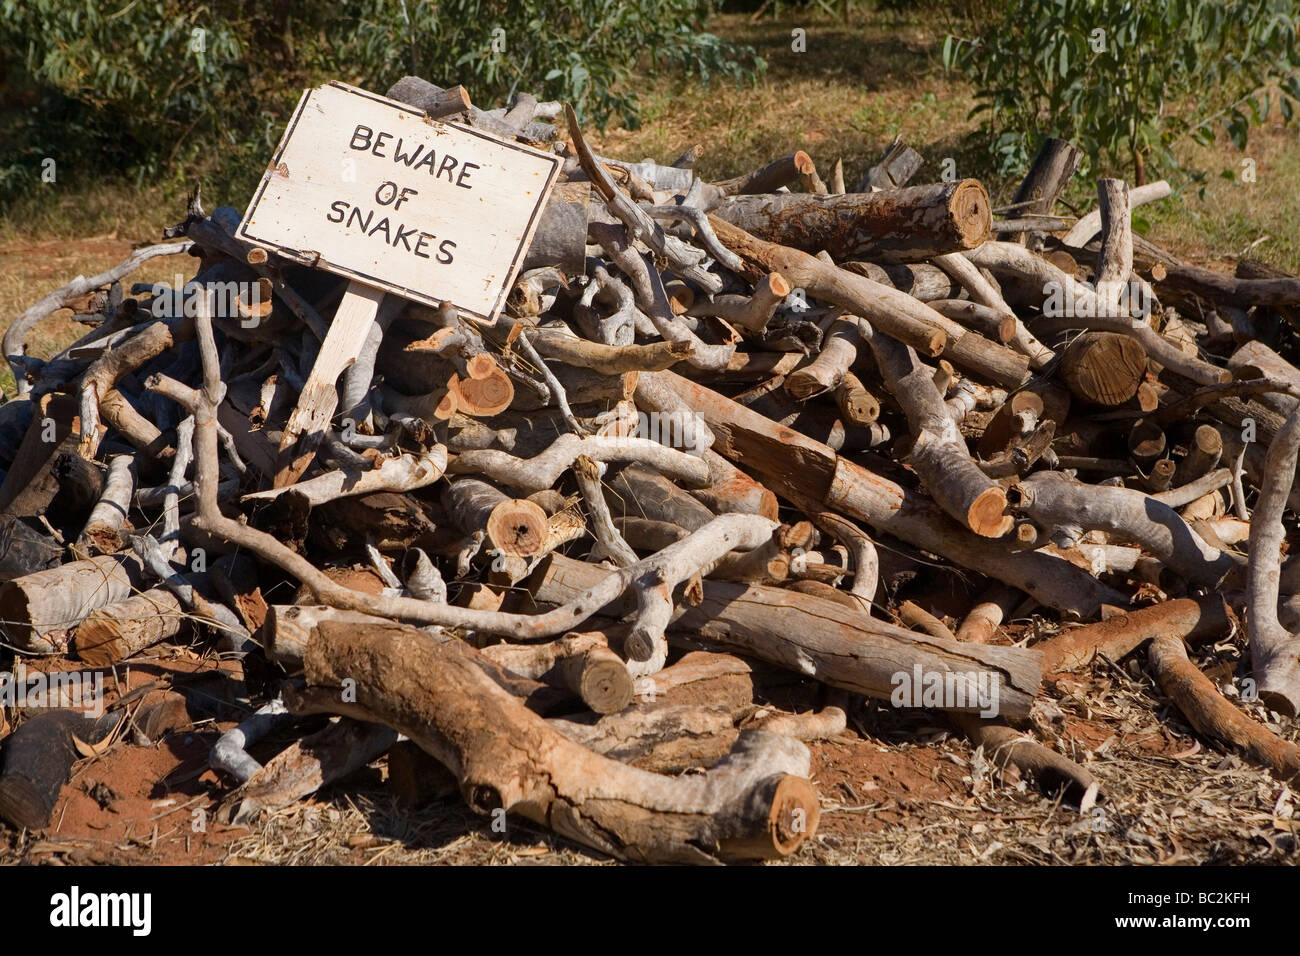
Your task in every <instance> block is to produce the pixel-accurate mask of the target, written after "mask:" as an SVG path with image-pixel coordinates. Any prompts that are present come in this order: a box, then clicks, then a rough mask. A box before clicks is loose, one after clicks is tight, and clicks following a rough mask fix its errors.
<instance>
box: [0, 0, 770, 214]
mask: <svg viewBox="0 0 1300 956" xmlns="http://www.w3.org/2000/svg"><path fill="white" fill-rule="evenodd" d="M708 12H709V11H708V7H707V5H706V4H705V3H702V2H701V0H571V2H566V3H552V2H547V0H437V2H430V0H340V2H338V3H329V4H324V3H317V2H315V0H281V2H276V3H256V4H254V3H246V2H243V0H210V2H208V3H205V4H202V5H198V4H193V3H188V2H185V0H123V2H122V3H113V4H102V3H98V2H95V0H81V2H73V0H0V62H3V61H5V60H7V61H8V62H9V72H10V73H11V74H13V73H14V72H16V68H17V67H21V72H22V73H23V76H22V77H19V78H18V80H17V82H18V84H19V85H26V86H28V87H31V88H33V89H34V90H35V91H36V93H37V95H38V96H39V97H40V98H41V99H42V100H43V101H44V102H45V103H49V102H54V101H57V102H59V103H63V104H66V105H67V107H68V109H70V110H72V111H73V112H76V113H77V116H78V122H77V123H75V124H68V123H67V122H61V121H59V120H60V116H62V117H63V118H66V110H62V111H60V116H56V115H53V114H51V113H50V112H49V110H48V109H43V108H40V107H39V106H38V107H35V108H34V107H30V106H29V107H26V108H24V109H19V110H15V109H8V110H6V113H5V118H4V126H5V127H6V128H0V136H4V137H5V138H6V140H9V141H11V142H15V141H21V142H23V143H25V144H26V151H25V152H23V153H22V155H18V156H13V155H12V154H11V155H10V156H9V157H7V159H6V161H5V163H4V165H3V167H0V190H4V191H3V192H0V201H3V200H4V199H5V198H6V196H5V192H8V193H9V194H10V195H12V194H13V192H14V189H15V186H16V184H20V183H23V182H24V181H30V180H31V179H32V178H33V177H34V176H36V175H38V174H39V170H38V169H36V168H35V167H33V166H32V165H31V160H32V158H33V157H40V156H55V157H56V158H58V159H59V160H60V161H61V162H63V161H66V160H67V159H68V158H69V157H73V158H76V159H77V160H79V161H80V160H82V159H83V158H84V154H85V152H86V151H87V148H88V147H93V148H91V152H92V153H98V154H99V155H103V153H102V150H103V149H106V148H109V147H110V146H113V144H116V146H115V147H114V148H115V149H116V150H117V152H118V153H121V152H123V151H124V152H125V153H126V155H127V156H128V157H129V161H128V162H127V166H129V167H131V168H132V169H133V170H134V171H135V173H136V175H137V176H139V177H143V176H156V175H163V174H167V173H169V172H170V174H171V175H176V172H175V171H176V170H177V167H178V163H179V162H181V161H189V162H195V161H197V162H201V163H203V164H205V166H206V167H207V171H208V174H209V179H210V181H211V180H212V179H215V180H216V183H217V185H218V186H219V187H220V186H221V185H223V184H228V183H229V182H230V181H231V180H232V179H233V180H236V181H238V182H239V183H240V184H242V185H251V182H252V178H253V177H255V176H256V174H257V172H258V168H259V166H260V164H261V163H263V162H265V160H266V157H267V155H268V153H269V150H270V149H271V148H272V147H273V146H274V144H275V142H276V139H277V137H278V136H279V132H280V130H281V128H282V126H283V123H284V120H285V119H286V118H287V116H288V114H289V112H290V111H291V109H292V107H293V105H294V104H295V103H296V102H297V99H298V96H299V94H300V93H301V90H302V88H303V87H305V86H308V85H315V84H318V83H320V82H321V81H323V80H325V79H342V80H344V81H347V82H350V83H353V84H356V85H358V86H362V87H366V88H368V89H374V90H379V91H381V92H382V91H383V90H384V89H386V88H387V87H388V86H389V85H390V84H391V83H392V82H394V81H395V80H397V79H398V78H399V77H401V76H402V75H403V74H406V73H416V74H419V75H421V76H424V77H426V78H428V79H430V80H432V81H433V82H436V83H440V84H443V85H451V84H453V83H462V84H464V85H465V86H466V87H467V88H468V89H469V90H470V91H471V94H472V95H473V96H474V97H475V100H476V102H478V103H479V104H481V105H495V104H497V103H499V102H501V101H503V100H504V99H505V98H506V97H508V96H509V95H510V94H512V93H513V92H515V91H516V90H528V91H529V92H533V93H536V94H538V95H539V96H541V97H544V98H557V99H565V100H568V101H570V102H572V103H573V104H574V106H575V108H576V109H577V110H578V111H579V113H580V115H584V117H585V118H587V119H592V120H595V121H596V122H599V123H604V122H605V121H607V120H608V119H609V118H610V117H611V116H612V115H614V114H619V115H621V116H622V118H623V119H624V120H625V121H627V122H629V123H634V122H635V120H636V109H637V101H636V95H635V89H636V85H635V83H634V82H632V81H633V79H634V77H635V75H636V74H635V71H636V70H637V68H638V67H639V66H640V67H646V68H649V67H653V66H663V65H666V64H675V65H677V66H679V67H681V68H683V69H685V70H687V71H689V72H691V73H693V74H695V75H697V76H699V77H701V78H703V79H706V80H707V79H708V78H709V77H712V76H725V77H730V78H741V77H747V76H751V75H752V74H753V73H754V72H755V71H756V70H758V69H761V68H762V61H761V60H759V59H757V58H756V57H754V56H753V54H752V51H749V50H742V49H737V48H734V47H732V46H730V45H728V44H726V43H724V42H723V41H721V40H719V39H718V38H717V37H715V36H713V35H712V34H710V33H708V32H707V31H706V30H704V29H703V25H704V20H705V18H706V15H707V13H708ZM19 133H21V136H22V139H21V140H16V139H14V137H15V135H16V134H19ZM102 168H105V169H114V168H116V169H123V168H125V167H123V166H113V165H106V166H104V167H102ZM5 184H7V185H8V187H9V188H8V189H7V190H5Z"/></svg>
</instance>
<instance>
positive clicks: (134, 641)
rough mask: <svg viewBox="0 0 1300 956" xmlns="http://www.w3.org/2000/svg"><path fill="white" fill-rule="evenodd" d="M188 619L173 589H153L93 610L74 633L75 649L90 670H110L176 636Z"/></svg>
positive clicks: (73, 643) (73, 645)
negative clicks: (93, 668) (109, 667)
mask: <svg viewBox="0 0 1300 956" xmlns="http://www.w3.org/2000/svg"><path fill="white" fill-rule="evenodd" d="M189 580H190V583H191V584H194V583H197V582H196V581H195V579H194V578H191V579H189ZM189 619H190V615H189V614H188V613H187V612H186V610H185V608H184V606H183V605H182V604H181V602H180V600H179V599H178V598H177V597H176V595H175V594H173V593H172V592H171V591H170V590H168V589H167V588H164V587H157V588H150V589H149V590H148V591H142V592H141V593H139V594H136V595H133V596H132V597H129V598H127V599H126V600H124V601H116V602H114V603H113V604H106V605H105V606H103V607H101V608H96V609H95V610H93V611H91V612H90V614H88V615H87V616H86V619H85V620H84V621H82V622H81V623H80V624H78V625H77V626H76V628H75V629H74V630H73V632H72V650H73V652H74V653H76V655H77V657H78V658H79V659H81V660H82V661H85V662H86V663H87V664H89V665H90V666H91V667H108V666H109V665H111V664H115V663H117V662H118V661H121V660H125V659H126V658H128V657H130V656H131V655H133V654H137V653H139V652H140V651H142V650H145V649H146V648H149V647H152V646H153V645H154V644H158V643H161V642H162V641H165V640H167V638H169V637H175V636H176V635H177V634H179V633H180V632H181V629H182V628H184V626H185V623H186V621H188V620H189Z"/></svg>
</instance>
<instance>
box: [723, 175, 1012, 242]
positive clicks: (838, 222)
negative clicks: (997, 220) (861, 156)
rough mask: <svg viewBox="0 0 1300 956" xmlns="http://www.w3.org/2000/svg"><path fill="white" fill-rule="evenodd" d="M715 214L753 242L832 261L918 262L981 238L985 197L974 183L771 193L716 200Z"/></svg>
mask: <svg viewBox="0 0 1300 956" xmlns="http://www.w3.org/2000/svg"><path fill="white" fill-rule="evenodd" d="M713 214H714V216H716V217H717V218H719V219H723V220H726V221H727V222H729V223H731V224H732V225H734V226H738V227H739V228H741V229H743V230H745V231H746V232H748V233H750V234H751V235H753V236H755V237H756V238H758V239H762V240H765V241H767V242H774V243H778V244H780V245H783V246H789V247H790V248H793V249H800V250H802V251H804V252H810V253H815V252H818V251H820V250H822V249H825V250H826V251H827V252H828V253H830V255H831V256H832V257H833V258H834V259H836V260H839V259H872V260H876V261H882V262H922V261H924V260H926V259H929V258H931V257H932V256H936V255H942V254H944V253H947V252H961V251H964V250H966V249H973V248H974V247H976V246H978V245H979V244H980V243H981V242H983V241H984V240H985V239H987V238H988V235H989V226H990V223H991V221H992V220H991V216H990V212H989V199H988V194H987V193H986V192H985V191H984V187H983V186H982V185H981V184H980V182H979V180H976V179H964V180H961V181H959V182H952V183H936V184H934V185H930V186H914V187H910V188H906V189H892V190H886V191H883V192H878V193H850V194H848V195H844V196H833V195H820V196H819V195H815V194H807V193H802V194H801V193H785V194H781V193H777V194H773V195H766V196H737V197H733V198H728V199H724V200H722V202H720V203H719V204H718V205H717V207H716V208H715V209H714V210H713Z"/></svg>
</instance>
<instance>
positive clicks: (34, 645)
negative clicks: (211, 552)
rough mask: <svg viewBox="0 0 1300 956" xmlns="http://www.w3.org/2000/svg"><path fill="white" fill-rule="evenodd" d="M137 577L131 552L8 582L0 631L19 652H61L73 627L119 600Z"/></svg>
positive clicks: (0, 595) (0, 599)
mask: <svg viewBox="0 0 1300 956" xmlns="http://www.w3.org/2000/svg"><path fill="white" fill-rule="evenodd" d="M142 578H143V567H142V566H141V564H140V560H139V559H138V558H137V557H136V556H135V555H133V554H130V555H128V554H112V555H99V556H97V557H93V558H86V559H84V560H80V561H72V562H69V563H68V564H64V565H61V566H59V567H57V568H51V569H49V570H48V571H38V572H37V573H35V574H28V575H25V576H23V577H21V578H14V579H13V580H12V581H9V582H8V583H7V584H5V585H4V586H3V587H0V620H2V621H3V624H0V629H3V631H4V633H5V637H6V640H7V641H8V643H10V644H12V645H13V646H14V647H17V648H19V649H21V650H25V651H30V652H32V653H36V654H55V653H63V652H65V651H66V650H67V647H68V638H69V636H70V634H71V632H72V629H73V628H75V627H76V626H77V625H78V624H80V623H81V622H82V621H83V620H85V619H86V616H87V615H89V614H90V612H91V611H94V610H95V609H96V608H101V607H104V606H105V605H107V604H112V603H114V602H116V601H121V600H124V599H125V598H126V597H127V596H128V595H130V594H131V592H132V591H133V590H134V589H136V588H138V587H139V585H140V582H141V580H142Z"/></svg>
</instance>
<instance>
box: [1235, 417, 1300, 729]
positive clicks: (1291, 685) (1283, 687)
mask: <svg viewBox="0 0 1300 956" xmlns="http://www.w3.org/2000/svg"><path fill="white" fill-rule="evenodd" d="M1298 451H1300V411H1296V412H1293V413H1292V415H1291V417H1290V418H1288V419H1287V421H1286V425H1284V426H1283V428H1282V431H1281V432H1279V433H1278V435H1277V437H1276V438H1274V439H1273V443H1272V445H1270V446H1269V449H1268V461H1267V464H1266V466H1265V469H1264V481H1263V485H1262V487H1261V489H1260V495H1259V500H1258V501H1257V502H1256V504H1255V511H1254V513H1253V514H1252V515H1251V519H1250V564H1249V577H1248V581H1247V593H1248V598H1249V610H1248V612H1247V615H1248V616H1247V625H1248V627H1249V632H1250V660H1251V665H1252V667H1253V669H1254V673H1255V680H1256V682H1257V684H1258V693H1259V699H1260V700H1262V701H1263V702H1264V703H1265V704H1267V705H1268V706H1269V707H1270V708H1272V709H1273V710H1276V711H1277V712H1278V713H1282V714H1286V715H1287V716H1288V717H1294V716H1296V714H1298V713H1300V638H1297V637H1296V636H1295V635H1293V634H1292V633H1291V632H1290V631H1289V630H1288V629H1287V628H1285V627H1283V626H1282V624H1281V623H1280V622H1279V621H1278V614H1277V602H1278V588H1279V577H1280V573H1281V571H1280V566H1279V561H1280V557H1281V551H1282V544H1283V542H1284V540H1285V537H1286V532H1285V531H1284V529H1283V527H1282V513H1283V512H1284V511H1285V510H1286V502H1287V496H1288V494H1289V493H1290V491H1291V486H1292V485H1293V484H1294V483H1295V472H1296V456H1297V452H1298Z"/></svg>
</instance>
